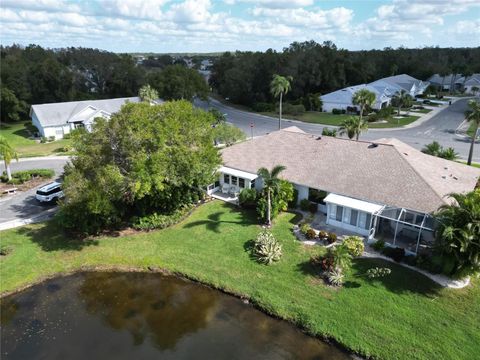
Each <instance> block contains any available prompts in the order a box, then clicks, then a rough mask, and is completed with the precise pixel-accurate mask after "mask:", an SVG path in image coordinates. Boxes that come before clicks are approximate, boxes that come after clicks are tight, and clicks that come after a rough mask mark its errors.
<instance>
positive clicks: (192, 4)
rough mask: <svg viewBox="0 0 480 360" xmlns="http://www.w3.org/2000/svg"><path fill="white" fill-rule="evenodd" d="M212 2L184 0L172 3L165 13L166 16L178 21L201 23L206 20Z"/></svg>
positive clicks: (207, 0) (208, 0)
mask: <svg viewBox="0 0 480 360" xmlns="http://www.w3.org/2000/svg"><path fill="white" fill-rule="evenodd" d="M211 6H212V4H211V3H210V0H186V1H184V2H182V3H178V4H173V5H172V6H171V7H170V11H169V12H168V13H167V18H169V19H172V20H173V21H175V22H179V23H201V22H205V21H207V20H208V19H209V18H210V17H211V15H210V12H209V9H210V7H211Z"/></svg>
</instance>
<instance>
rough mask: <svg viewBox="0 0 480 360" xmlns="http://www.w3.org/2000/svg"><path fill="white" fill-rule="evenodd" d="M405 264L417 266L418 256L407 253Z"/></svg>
mask: <svg viewBox="0 0 480 360" xmlns="http://www.w3.org/2000/svg"><path fill="white" fill-rule="evenodd" d="M403 261H404V262H405V264H407V265H410V266H416V265H417V257H416V256H414V255H407V256H405V258H404V259H403Z"/></svg>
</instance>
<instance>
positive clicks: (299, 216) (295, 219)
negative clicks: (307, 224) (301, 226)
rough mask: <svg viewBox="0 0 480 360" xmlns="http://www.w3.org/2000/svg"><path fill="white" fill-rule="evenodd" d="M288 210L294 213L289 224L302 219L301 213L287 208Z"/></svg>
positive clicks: (294, 223)
mask: <svg viewBox="0 0 480 360" xmlns="http://www.w3.org/2000/svg"><path fill="white" fill-rule="evenodd" d="M289 212H291V213H292V214H294V215H295V216H294V217H293V218H291V219H290V224H292V225H297V224H298V223H299V222H300V220H302V219H303V215H302V214H301V213H299V212H297V211H295V210H289Z"/></svg>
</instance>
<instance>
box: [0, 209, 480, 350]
mask: <svg viewBox="0 0 480 360" xmlns="http://www.w3.org/2000/svg"><path fill="white" fill-rule="evenodd" d="M297 221H298V218H296V215H295V214H293V213H284V214H282V215H280V216H279V218H278V219H277V220H276V222H275V224H274V226H273V228H272V232H273V233H274V235H275V236H276V238H277V239H278V240H279V241H280V242H281V243H282V246H283V253H284V256H283V258H282V259H281V261H280V262H279V263H276V264H275V265H272V266H265V265H261V264H258V263H257V262H255V261H253V260H252V259H251V256H250V252H249V244H250V242H251V240H252V239H254V237H255V235H256V234H257V232H258V231H259V230H260V227H259V226H258V225H257V220H256V216H255V214H254V213H253V212H245V211H241V210H239V209H238V208H236V207H233V206H231V205H228V204H226V203H223V202H220V201H213V202H210V203H207V204H204V205H202V206H200V207H199V208H197V209H196V210H195V211H194V212H193V213H192V215H191V216H190V217H189V218H187V219H186V220H184V221H182V222H181V223H179V224H177V225H175V226H173V227H171V228H168V229H164V230H159V231H152V232H149V233H139V234H132V235H123V236H117V237H115V236H102V237H98V238H94V239H90V240H88V241H84V242H83V243H79V242H78V241H76V240H69V239H68V238H67V237H65V236H64V235H63V234H62V232H61V231H60V230H59V229H58V228H56V226H55V224H54V223H53V222H48V223H43V224H35V225H29V226H25V227H21V228H17V229H12V230H7V231H3V232H0V238H1V242H2V246H4V245H5V246H9V247H11V250H12V251H11V253H10V254H8V255H7V256H4V257H1V260H0V275H1V279H2V281H1V282H0V291H1V292H6V291H9V290H13V289H16V288H17V289H18V288H20V287H22V286H24V285H26V284H28V283H32V282H35V281H38V280H40V279H41V278H42V277H45V276H53V275H55V274H58V273H63V272H68V271H75V270H78V269H81V268H82V267H83V268H86V267H92V268H94V267H105V268H108V267H118V268H120V267H125V268H138V269H145V270H147V269H148V268H149V267H152V268H158V269H166V270H168V271H170V272H173V273H179V274H184V275H185V277H187V278H190V279H192V280H196V281H199V282H202V283H205V284H207V285H210V286H212V287H214V288H218V289H222V290H223V291H226V292H228V293H232V294H237V295H243V296H245V297H247V298H250V299H251V300H252V302H253V303H254V304H256V305H257V306H258V307H260V308H261V309H262V310H263V311H265V312H267V313H270V314H272V315H274V316H277V317H279V318H282V319H285V320H288V321H291V322H293V323H295V324H297V325H298V326H300V327H303V328H305V329H306V330H307V331H308V332H309V333H311V334H314V335H316V336H320V337H328V338H333V339H335V341H336V342H338V343H339V344H341V345H342V346H345V347H346V348H348V349H350V350H351V351H354V352H356V353H359V354H361V355H363V356H371V357H375V358H382V359H438V358H452V359H453V358H455V359H469V358H474V357H475V356H476V355H478V353H479V351H480V327H479V324H478V318H480V307H479V306H478V303H479V299H480V286H479V284H478V280H474V281H473V285H472V286H470V287H468V288H465V289H461V290H452V289H443V288H440V287H439V286H438V285H437V284H435V283H433V282H432V281H431V280H430V279H428V278H426V277H425V276H423V275H421V274H419V273H417V272H414V271H412V270H409V269H407V268H404V267H401V266H399V265H397V264H392V263H388V262H385V261H383V260H379V259H358V260H355V261H354V265H353V269H352V273H351V274H349V275H348V276H347V279H346V280H347V281H346V284H345V286H344V288H341V289H334V288H332V287H328V286H325V285H324V284H323V282H322V281H320V280H319V279H318V276H317V274H315V271H314V269H312V268H311V266H310V263H309V258H310V256H311V255H312V254H315V253H318V252H320V251H322V250H321V248H320V247H305V246H303V245H301V244H300V243H299V242H298V241H296V240H295V237H294V235H293V234H292V231H291V230H292V226H293V224H294V223H296V222H297ZM372 266H387V267H390V268H391V269H392V274H391V276H389V277H386V278H383V279H379V280H375V281H370V280H368V279H366V278H365V276H363V274H364V273H365V271H366V270H367V269H368V268H370V267H372Z"/></svg>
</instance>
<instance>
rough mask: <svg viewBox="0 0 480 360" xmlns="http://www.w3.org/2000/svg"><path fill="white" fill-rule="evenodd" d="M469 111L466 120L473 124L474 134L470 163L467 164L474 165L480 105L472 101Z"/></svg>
mask: <svg viewBox="0 0 480 360" xmlns="http://www.w3.org/2000/svg"><path fill="white" fill-rule="evenodd" d="M468 106H469V108H470V109H469V110H467V113H466V118H467V121H468V122H472V123H473V124H474V126H473V134H472V141H471V143H470V151H469V152H468V161H467V164H468V165H471V164H472V157H473V148H474V146H475V139H476V137H477V133H478V128H479V126H480V103H479V102H478V101H476V100H470V101H469V102H468Z"/></svg>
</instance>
